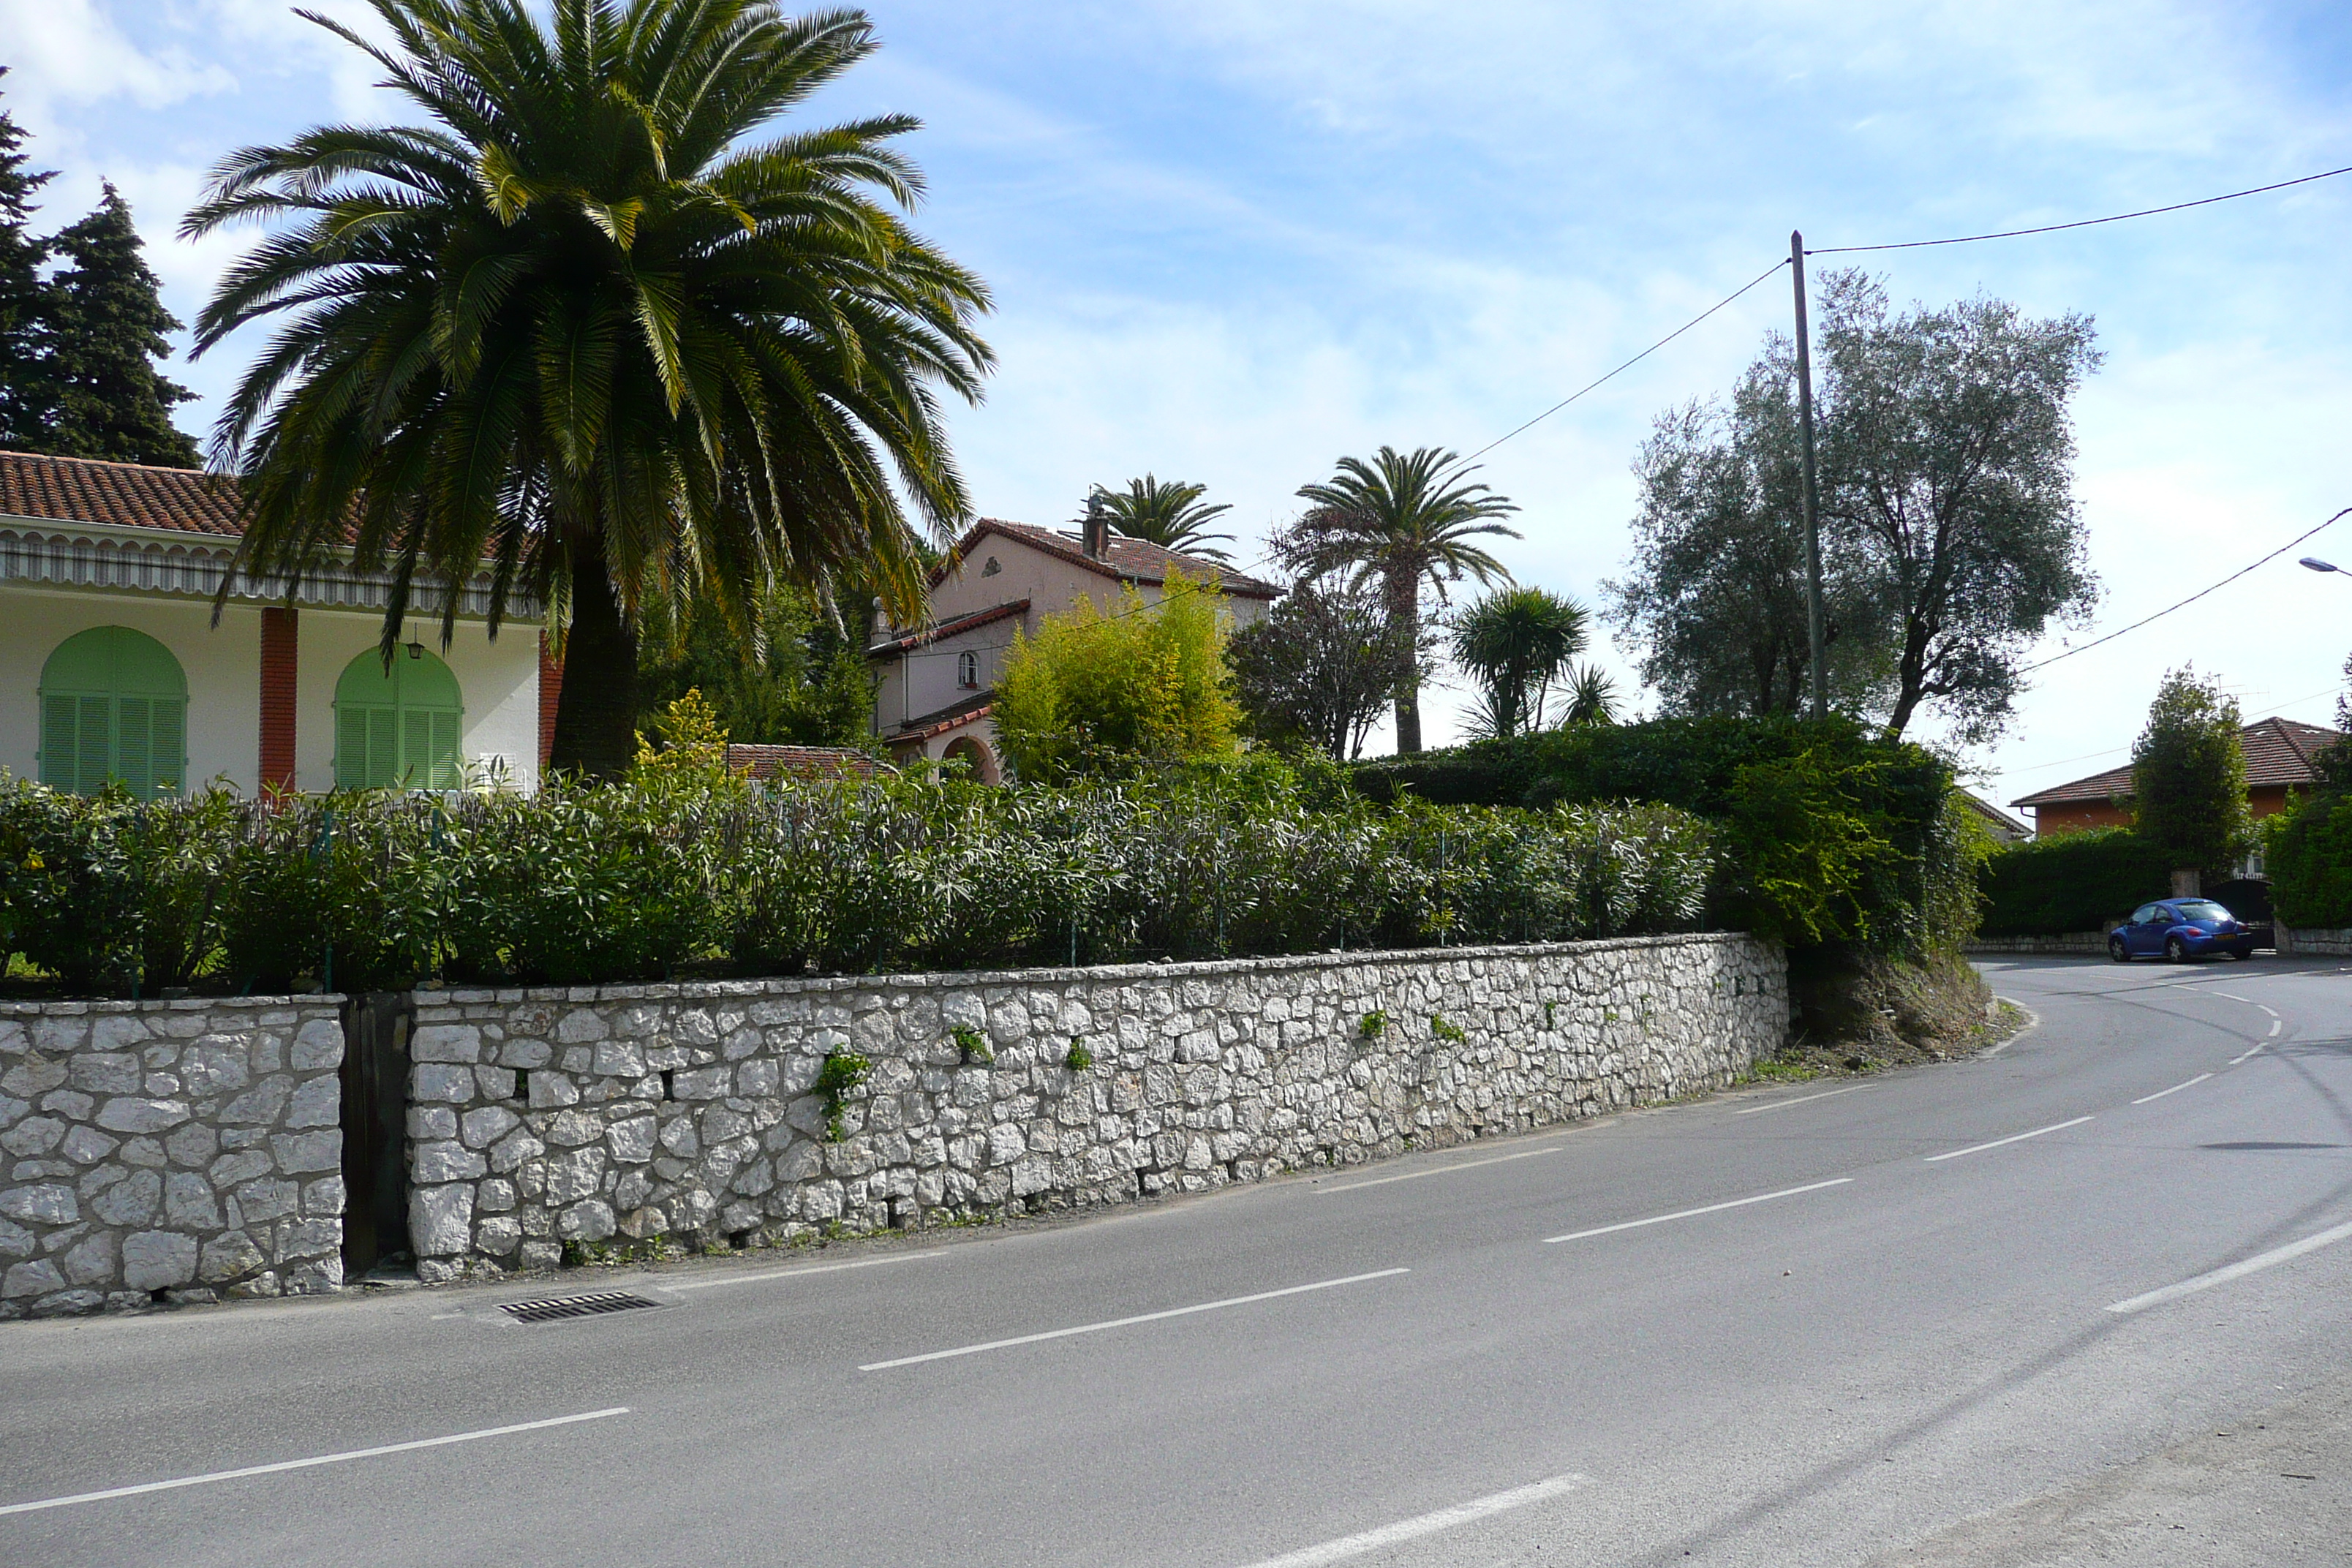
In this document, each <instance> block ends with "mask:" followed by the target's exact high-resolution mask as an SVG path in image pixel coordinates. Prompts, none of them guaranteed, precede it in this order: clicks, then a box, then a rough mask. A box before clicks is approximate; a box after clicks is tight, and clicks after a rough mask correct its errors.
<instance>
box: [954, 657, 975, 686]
mask: <svg viewBox="0 0 2352 1568" xmlns="http://www.w3.org/2000/svg"><path fill="white" fill-rule="evenodd" d="M956 684H957V685H959V686H961V687H962V688H963V689H965V690H966V691H971V690H975V689H978V688H979V686H980V655H978V654H976V653H960V654H958V655H956Z"/></svg>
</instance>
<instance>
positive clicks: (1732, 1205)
mask: <svg viewBox="0 0 2352 1568" xmlns="http://www.w3.org/2000/svg"><path fill="white" fill-rule="evenodd" d="M1851 1181H1853V1177H1852V1176H1840V1177H1838V1178H1836V1179H1835V1180H1833V1181H1827V1182H1811V1183H1808V1184H1805V1185H1804V1186H1801V1187H1783V1188H1781V1189H1780V1191H1779V1192H1777V1193H1759V1194H1756V1195H1755V1196H1754V1197H1752V1198H1734V1199H1732V1200H1731V1201H1730V1202H1729V1203H1727V1204H1709V1205H1706V1207H1705V1208H1697V1209H1681V1210H1677V1211H1676V1212H1675V1213H1674V1214H1662V1215H1652V1216H1651V1217H1649V1218H1648V1219H1629V1220H1626V1221H1624V1222H1623V1223H1622V1224H1620V1225H1601V1226H1593V1227H1592V1228H1591V1230H1572V1231H1570V1232H1569V1233H1568V1234H1567V1235H1566V1236H1548V1237H1544V1245H1545V1246H1546V1247H1549V1246H1550V1245H1551V1244H1552V1243H1553V1242H1555V1241H1582V1240H1583V1239H1584V1238H1585V1237H1588V1236H1608V1235H1611V1234H1612V1233H1614V1232H1617V1231H1621V1230H1639V1229H1641V1228H1642V1227H1643V1226H1645V1225H1664V1224H1665V1223H1666V1222H1667V1221H1668V1220H1670V1219H1689V1218H1691V1217H1692V1216H1694V1215H1703V1214H1720V1213H1722V1212H1723V1211H1724V1210H1725V1209H1744V1208H1746V1207H1747V1206H1748V1205H1749V1204H1769V1203H1770V1202H1771V1201H1772V1200H1773V1199H1774V1198H1793V1197H1795V1196H1796V1195H1797V1194H1799V1193H1818V1192H1820V1191H1821V1190H1822V1188H1823V1187H1842V1186H1844V1185H1845V1184H1847V1183H1848V1182H1851Z"/></svg>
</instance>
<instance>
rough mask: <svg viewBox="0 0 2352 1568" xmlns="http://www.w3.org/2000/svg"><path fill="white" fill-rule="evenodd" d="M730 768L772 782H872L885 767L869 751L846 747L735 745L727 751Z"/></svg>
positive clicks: (730, 746)
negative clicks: (790, 778)
mask: <svg viewBox="0 0 2352 1568" xmlns="http://www.w3.org/2000/svg"><path fill="white" fill-rule="evenodd" d="M727 765H728V766H729V767H731V768H739V769H742V770H744V771H746V772H748V773H750V774H751V777H753V778H755V779H771V778H774V777H776V776H778V775H779V774H800V775H803V776H806V777H813V778H827V779H838V778H861V779H870V778H872V777H873V776H874V775H875V774H876V773H878V772H880V771H881V767H882V764H881V763H878V762H877V761H876V760H875V759H874V758H873V757H871V756H869V755H868V754H866V752H860V751H856V750H853V749H852V748H850V747H847V746H763V745H756V744H736V743H732V742H730V744H729V745H728V748H727Z"/></svg>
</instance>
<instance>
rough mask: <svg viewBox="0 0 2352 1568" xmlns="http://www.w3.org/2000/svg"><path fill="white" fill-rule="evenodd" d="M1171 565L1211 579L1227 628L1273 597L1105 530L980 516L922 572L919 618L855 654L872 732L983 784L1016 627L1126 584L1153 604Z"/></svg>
mask: <svg viewBox="0 0 2352 1568" xmlns="http://www.w3.org/2000/svg"><path fill="white" fill-rule="evenodd" d="M1171 565H1172V566H1174V567H1175V568H1176V569H1177V570H1178V571H1180V572H1181V573H1182V574H1183V575H1185V576H1186V577H1189V578H1192V579H1195V580H1198V581H1213V582H1214V583H1215V584H1216V585H1217V588H1218V591H1219V592H1220V593H1221V594H1222V595H1223V598H1224V602H1225V604H1226V605H1228V606H1229V608H1230V610H1231V614H1232V620H1233V625H1234V626H1235V627H1240V626H1250V625H1253V624H1255V622H1257V621H1258V620H1260V619H1262V618H1264V616H1265V613H1266V611H1267V610H1268V609H1269V608H1270V607H1272V605H1273V604H1274V601H1275V600H1276V599H1277V598H1280V597H1281V596H1282V590H1281V589H1280V588H1277V587H1276V586H1275V585H1274V584H1271V583H1265V582H1260V581H1259V580H1258V579H1256V578H1255V577H1248V576H1244V575H1243V574H1240V573H1237V572H1234V571H1233V570H1231V569H1230V568H1228V567H1224V566H1221V565H1219V564H1218V563H1216V562H1213V561H1207V560H1202V558H1200V557H1198V556H1192V555H1181V554H1177V553H1175V552H1171V551H1168V550H1163V549H1161V548H1160V546H1159V545H1157V544H1149V543H1146V542H1144V541H1142V540H1139V539H1129V538H1127V537H1126V536H1125V535H1123V534H1119V533H1116V532H1113V531H1111V529H1110V527H1109V525H1108V523H1099V524H1093V525H1089V527H1088V528H1087V529H1080V530H1059V529H1050V528H1037V527H1034V526H1033V525H1031V524H1029V523H1025V522H1004V521H999V520H997V519H995V518H983V519H982V520H981V521H979V522H978V523H975V524H974V525H973V526H972V528H971V531H969V532H967V533H966V534H965V535H964V536H963V538H961V540H959V541H957V542H956V546H955V548H954V549H953V550H952V551H950V552H949V554H948V558H947V560H946V561H945V562H944V563H941V564H940V566H939V568H938V569H937V570H935V571H934V572H933V573H932V574H931V585H930V603H929V607H930V619H929V625H927V626H907V627H893V628H891V629H890V630H889V631H888V632H887V633H886V635H884V636H883V637H881V638H880V639H878V640H877V642H876V643H875V644H874V646H873V647H869V648H867V649H866V658H867V659H868V661H869V662H870V664H871V666H872V668H873V672H874V676H875V687H874V731H875V733H877V734H878V735H880V736H882V737H884V738H885V739H886V740H887V742H888V743H889V746H890V752H891V755H892V757H893V758H894V759H895V760H897V761H899V762H902V763H904V762H910V761H913V760H915V759H916V758H919V757H929V758H935V759H937V758H946V757H961V758H964V759H966V760H968V761H969V762H970V763H971V765H972V769H973V772H974V773H975V774H976V775H977V776H978V777H980V778H981V779H982V780H984V781H986V782H988V783H990V784H994V783H997V782H999V781H1000V780H1001V779H1002V778H1003V762H1002V759H1001V757H1000V756H999V753H998V751H997V744H996V727H995V725H994V723H993V722H992V721H991V719H990V713H991V710H992V702H993V700H994V698H995V684H996V675H997V671H998V669H999V668H1001V666H1002V663H1003V658H1004V653H1005V650H1006V649H1007V648H1009V647H1012V646H1013V633H1014V631H1015V630H1016V629H1017V630H1018V631H1020V632H1021V633H1022V635H1024V637H1034V636H1035V635H1036V633H1037V627H1038V624H1039V622H1040V621H1041V620H1042V619H1043V618H1044V617H1045V616H1050V615H1064V614H1067V613H1068V612H1069V611H1071V610H1072V609H1074V608H1076V605H1078V603H1079V601H1081V600H1086V601H1088V602H1090V603H1092V604H1093V605H1095V607H1096V608H1097V609H1098V610H1102V611H1107V612H1108V611H1113V610H1116V609H1117V608H1118V606H1119V605H1120V604H1121V603H1122V602H1123V600H1124V598H1125V595H1126V591H1127V590H1128V589H1129V587H1132V588H1134V589H1135V591H1136V592H1137V594H1138V595H1140V596H1141V598H1142V599H1143V601H1144V603H1146V604H1147V605H1150V604H1157V603H1159V601H1160V593H1161V591H1162V585H1163V584H1165V583H1166V582H1167V579H1168V570H1169V568H1170V567H1171Z"/></svg>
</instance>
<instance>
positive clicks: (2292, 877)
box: [2263, 790, 2352, 929]
mask: <svg viewBox="0 0 2352 1568" xmlns="http://www.w3.org/2000/svg"><path fill="white" fill-rule="evenodd" d="M2263 828H2264V832H2263V846H2264V847H2263V858H2264V861H2265V863H2266V864H2267V865H2268V867H2269V868H2270V876H2271V907H2272V908H2273V910H2275V911H2276V912H2277V915H2278V918H2279V919H2280V920H2282V921H2285V922H2286V923H2287V924H2288V925H2291V926H2318V927H2322V928H2326V929H2335V928H2340V927H2345V926H2352V791H2338V790H2329V791H2326V792H2324V793H2322V794H2320V795H2315V796H2313V797H2312V798H2310V799H2308V800H2305V801H2302V802H2299V803H2298V804H2297V805H2295V807H2294V809H2293V810H2292V811H2288V812H2284V813H2281V814H2280V815H2279V816H2273V817H2272V818H2271V819H2270V820H2269V821H2268V822H2267V823H2265V824H2263Z"/></svg>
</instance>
